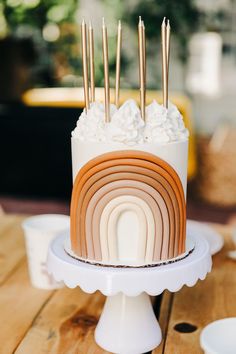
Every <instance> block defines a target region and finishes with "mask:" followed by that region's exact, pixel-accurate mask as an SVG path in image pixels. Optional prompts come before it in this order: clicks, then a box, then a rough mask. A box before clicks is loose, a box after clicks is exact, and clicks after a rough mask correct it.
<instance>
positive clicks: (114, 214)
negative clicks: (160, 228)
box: [100, 195, 155, 263]
mask: <svg viewBox="0 0 236 354" xmlns="http://www.w3.org/2000/svg"><path fill="white" fill-rule="evenodd" d="M125 210H133V211H135V212H136V214H137V217H138V220H139V226H140V231H139V235H137V237H138V241H139V242H138V244H139V246H138V253H137V260H136V261H137V263H142V262H143V261H146V262H152V259H153V247H154V235H155V220H154V216H153V213H152V210H151V209H150V206H149V205H148V204H147V203H146V202H145V201H144V200H143V199H141V198H139V197H137V196H131V195H123V196H120V197H117V198H114V199H112V200H111V201H110V202H109V203H108V204H107V206H106V207H105V208H104V210H103V212H102V215H101V220H100V241H101V249H102V254H103V247H105V248H104V251H105V252H106V255H108V258H109V260H113V259H116V260H117V261H118V254H119V252H118V249H117V244H118V242H117V221H118V218H119V216H120V214H121V213H122V212H123V211H125ZM138 210H141V211H142V213H140V212H139V211H138ZM142 215H143V216H142ZM143 217H144V218H143ZM127 237H129V235H127ZM127 244H128V242H127Z"/></svg>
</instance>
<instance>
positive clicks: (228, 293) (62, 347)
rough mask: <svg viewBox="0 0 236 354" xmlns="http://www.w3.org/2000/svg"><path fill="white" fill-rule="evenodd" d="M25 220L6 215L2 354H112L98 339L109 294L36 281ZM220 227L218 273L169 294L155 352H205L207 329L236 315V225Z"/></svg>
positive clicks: (1, 231) (0, 297) (0, 253)
mask: <svg viewBox="0 0 236 354" xmlns="http://www.w3.org/2000/svg"><path fill="white" fill-rule="evenodd" d="M24 218H25V216H20V215H0V313H1V317H0V318H1V331H0V354H13V353H14V354H31V353H32V354H102V353H106V354H107V352H106V351H104V350H102V349H101V348H99V347H98V346H97V345H96V343H95V341H94V329H95V327H96V324H97V321H98V319H99V316H100V313H101V311H102V307H103V304H104V300H105V298H104V296H103V295H101V294H100V293H99V292H96V293H95V294H93V295H88V294H85V293H84V292H82V290H80V289H79V288H76V289H67V288H63V289H60V290H57V291H48V290H39V289H35V288H33V287H32V286H31V285H30V282H29V277H28V271H27V264H26V257H25V249H24V237H23V231H22V229H21V222H22V220H23V219H24ZM214 227H216V228H217V230H218V231H219V232H220V233H221V234H222V235H223V236H224V239H225V246H224V248H223V250H222V251H221V252H219V253H218V254H217V255H215V256H214V258H213V271H212V273H211V274H210V275H209V276H208V277H207V279H206V280H204V281H200V282H198V283H197V285H196V286H195V287H193V288H188V287H183V288H182V289H181V290H180V291H179V292H178V293H176V294H171V293H169V292H168V291H166V292H165V293H164V295H163V297H162V301H161V308H160V318H159V321H160V325H161V328H162V332H163V337H164V339H163V341H162V343H161V345H160V346H159V347H158V348H157V349H155V350H153V354H190V353H191V354H198V353H199V354H200V353H202V351H201V349H200V344H199V335H200V332H201V330H202V328H203V327H204V326H205V325H207V324H208V323H209V322H211V321H214V320H216V319H219V318H223V317H231V316H236V301H235V298H236V275H235V267H236V263H235V262H234V261H232V260H230V259H228V258H227V256H226V253H227V251H228V250H230V249H233V248H234V245H233V243H232V240H231V233H232V228H231V227H230V226H221V225H215V226H214ZM180 331H181V332H180ZM183 331H184V332H186V331H188V332H189V333H183ZM191 331H192V332H191Z"/></svg>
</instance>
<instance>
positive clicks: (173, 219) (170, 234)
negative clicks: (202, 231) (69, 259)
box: [71, 100, 188, 266]
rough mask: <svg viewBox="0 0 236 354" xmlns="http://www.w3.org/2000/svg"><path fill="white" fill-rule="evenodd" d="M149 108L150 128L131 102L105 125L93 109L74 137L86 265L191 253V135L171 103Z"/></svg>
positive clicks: (80, 253) (77, 223)
mask: <svg viewBox="0 0 236 354" xmlns="http://www.w3.org/2000/svg"><path fill="white" fill-rule="evenodd" d="M146 110H147V118H146V122H145V123H144V121H143V120H142V118H141V116H140V110H139V108H138V107H137V105H136V104H135V103H134V102H133V101H131V100H129V101H127V102H126V103H125V104H124V105H123V106H122V107H120V109H119V110H117V109H116V108H114V107H113V108H112V109H111V112H112V111H113V113H112V117H111V121H110V122H109V123H105V122H104V119H103V115H104V112H102V106H101V105H100V104H93V106H92V108H91V109H90V110H88V112H87V114H85V113H83V114H82V116H81V117H80V120H79V121H78V123H77V127H76V129H75V130H74V131H73V133H72V139H71V144H72V165H73V180H74V187H73V193H72V201H71V245H72V250H73V252H74V253H75V254H76V255H77V257H79V258H80V259H82V260H84V261H89V262H91V263H99V264H103V265H115V266H117V265H118V266H144V265H155V264H157V263H159V262H160V261H161V262H162V261H167V260H170V259H176V257H180V256H183V255H184V254H185V241H186V205H185V198H186V182H187V155H188V132H187V131H186V129H185V127H184V125H183V123H182V118H181V115H180V113H179V112H178V111H177V109H176V107H174V106H173V105H171V108H170V109H168V110H167V109H165V108H163V106H160V105H158V104H157V103H156V102H154V103H153V104H152V105H150V106H148V107H147V108H146ZM153 113H155V114H154V116H155V119H154V116H153ZM158 114H159V115H158Z"/></svg>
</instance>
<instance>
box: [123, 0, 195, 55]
mask: <svg viewBox="0 0 236 354" xmlns="http://www.w3.org/2000/svg"><path fill="white" fill-rule="evenodd" d="M135 4H136V5H134V7H133V8H131V9H130V11H129V12H128V11H127V14H126V16H125V20H126V21H127V22H129V23H130V24H131V25H132V26H133V27H137V21H138V16H139V15H142V18H143V20H144V22H145V30H146V36H147V40H152V39H153V38H156V37H157V36H160V25H161V23H162V20H163V18H164V17H167V18H168V19H169V20H170V23H171V27H172V34H173V35H174V36H175V37H176V39H177V41H178V44H179V56H180V58H181V59H182V60H183V61H184V60H185V59H186V56H187V42H188V39H189V36H190V35H191V34H192V33H193V32H195V31H196V30H197V28H198V26H199V22H200V16H201V13H200V12H199V10H198V9H197V7H196V5H195V1H194V0H179V1H178V0H161V1H160V0H145V1H143V0H138V1H135Z"/></svg>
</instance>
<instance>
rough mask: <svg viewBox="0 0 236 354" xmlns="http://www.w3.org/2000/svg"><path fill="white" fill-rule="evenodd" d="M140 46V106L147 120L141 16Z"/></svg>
mask: <svg viewBox="0 0 236 354" xmlns="http://www.w3.org/2000/svg"><path fill="white" fill-rule="evenodd" d="M138 47H139V85H140V108H141V116H142V118H143V120H145V82H144V53H143V48H144V46H143V26H142V19H141V16H140V17H139V24H138Z"/></svg>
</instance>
